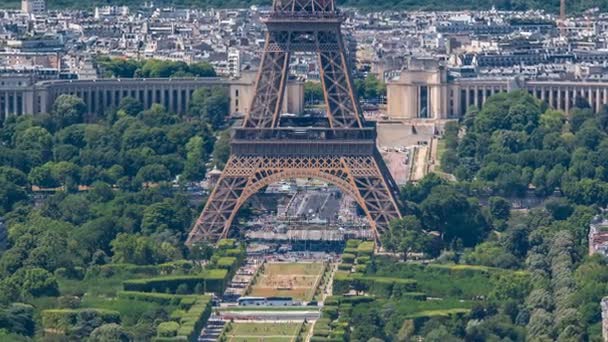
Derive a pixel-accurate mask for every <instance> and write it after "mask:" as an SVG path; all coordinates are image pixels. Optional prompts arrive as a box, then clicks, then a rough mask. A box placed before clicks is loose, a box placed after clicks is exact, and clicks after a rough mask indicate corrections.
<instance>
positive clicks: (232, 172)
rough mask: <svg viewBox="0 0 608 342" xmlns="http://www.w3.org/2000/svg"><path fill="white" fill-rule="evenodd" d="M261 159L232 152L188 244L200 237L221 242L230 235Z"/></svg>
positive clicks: (191, 232)
mask: <svg viewBox="0 0 608 342" xmlns="http://www.w3.org/2000/svg"><path fill="white" fill-rule="evenodd" d="M257 163H258V159H257V158H253V159H251V158H250V159H246V160H244V161H243V158H239V157H237V156H234V155H233V156H231V157H230V159H229V160H228V162H227V163H226V167H225V168H224V171H223V172H222V175H221V176H220V179H219V180H218V182H217V184H216V186H215V188H214V189H213V191H212V192H211V195H210V196H209V199H208V200H207V204H205V208H204V209H203V212H202V213H201V214H200V216H199V218H198V220H196V223H195V224H194V227H192V230H191V231H190V234H189V235H188V240H187V241H186V244H187V245H192V243H194V242H198V241H201V240H203V241H208V242H211V243H215V242H217V241H218V240H219V239H221V238H223V237H225V236H226V234H227V232H228V229H229V228H230V224H231V223H232V220H233V219H234V216H235V215H236V212H237V211H238V209H239V208H240V207H241V205H242V203H243V202H244V201H245V200H246V198H243V197H245V196H243V191H245V189H247V187H248V186H249V182H250V179H251V176H252V175H253V174H254V173H255V170H256V168H257V166H258V165H257Z"/></svg>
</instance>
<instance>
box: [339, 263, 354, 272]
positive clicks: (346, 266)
mask: <svg viewBox="0 0 608 342" xmlns="http://www.w3.org/2000/svg"><path fill="white" fill-rule="evenodd" d="M352 268H353V264H338V269H339V270H341V271H350V270H351V269H352Z"/></svg>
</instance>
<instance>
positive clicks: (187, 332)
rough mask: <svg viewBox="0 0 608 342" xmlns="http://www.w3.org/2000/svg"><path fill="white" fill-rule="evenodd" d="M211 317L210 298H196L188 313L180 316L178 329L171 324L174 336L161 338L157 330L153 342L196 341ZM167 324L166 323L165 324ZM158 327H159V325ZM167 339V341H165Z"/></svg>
mask: <svg viewBox="0 0 608 342" xmlns="http://www.w3.org/2000/svg"><path fill="white" fill-rule="evenodd" d="M210 315H211V297H209V296H198V297H196V301H195V302H194V304H193V305H192V306H191V307H190V309H189V310H188V311H186V312H185V313H184V314H182V315H181V317H180V319H179V322H172V323H178V327H177V328H175V325H174V324H172V325H171V326H170V327H171V329H175V335H173V336H161V331H160V330H158V329H157V335H158V336H157V337H156V338H154V339H153V341H154V342H167V341H191V342H195V341H197V340H198V336H199V333H200V331H201V330H202V329H203V326H204V325H205V323H206V322H207V319H209V316H210ZM165 323H167V322H165ZM159 327H160V325H159ZM167 338H169V339H167Z"/></svg>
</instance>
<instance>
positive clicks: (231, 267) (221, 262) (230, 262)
mask: <svg viewBox="0 0 608 342" xmlns="http://www.w3.org/2000/svg"><path fill="white" fill-rule="evenodd" d="M216 265H217V268H222V269H225V270H228V272H230V273H232V272H233V271H236V268H237V267H238V260H237V258H236V257H221V258H219V259H218V260H217V263H216Z"/></svg>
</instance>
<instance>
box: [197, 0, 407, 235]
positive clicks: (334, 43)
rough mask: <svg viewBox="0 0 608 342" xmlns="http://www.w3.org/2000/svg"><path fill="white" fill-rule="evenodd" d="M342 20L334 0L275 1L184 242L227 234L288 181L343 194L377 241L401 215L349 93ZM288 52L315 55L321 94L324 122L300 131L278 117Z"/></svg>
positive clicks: (369, 130) (372, 135)
mask: <svg viewBox="0 0 608 342" xmlns="http://www.w3.org/2000/svg"><path fill="white" fill-rule="evenodd" d="M343 19H344V18H343V16H342V14H341V13H340V11H339V10H338V9H337V8H336V6H335V3H334V0H274V3H273V8H272V10H271V12H270V14H269V15H268V16H267V17H266V18H264V22H265V24H266V27H267V31H266V43H265V46H264V52H263V56H262V60H261V66H260V69H259V72H258V76H257V82H256V89H255V91H256V93H255V96H254V98H253V102H252V105H251V106H250V111H249V113H247V115H246V116H245V118H244V121H243V124H242V126H240V127H238V128H234V129H233V131H232V136H231V143H230V145H231V154H230V157H229V159H228V162H227V163H226V166H225V168H224V170H223V172H222V175H221V176H220V179H219V181H218V182H217V184H216V186H215V188H214V190H213V191H212V193H211V195H210V197H209V199H208V200H207V204H206V205H205V208H204V209H203V212H202V213H201V214H200V217H199V218H198V220H197V221H196V223H195V224H194V226H193V228H192V230H191V232H190V234H189V236H188V240H187V242H186V243H187V244H188V245H192V244H193V243H196V242H199V241H207V242H211V243H215V242H216V241H217V240H218V239H221V238H224V237H226V236H227V234H228V230H229V229H230V225H231V223H232V221H233V219H234V217H235V215H236V213H237V211H238V210H239V208H240V207H241V206H242V205H243V203H245V201H246V200H247V199H248V198H249V197H251V196H252V195H253V194H255V193H256V192H258V191H259V190H261V189H262V188H264V187H266V186H268V185H269V184H272V183H276V182H278V181H281V180H284V179H290V178H315V179H320V180H323V181H326V182H329V183H331V184H334V185H336V186H337V187H338V188H339V189H340V190H341V191H342V192H343V193H344V194H347V195H350V196H351V197H352V198H354V200H355V201H356V202H357V204H358V205H359V206H360V207H361V208H362V209H363V211H364V212H365V215H366V216H367V219H368V221H369V222H370V226H371V229H372V230H373V233H374V237H375V239H376V241H377V242H378V240H379V239H378V238H379V234H381V233H382V232H383V231H385V230H386V229H387V228H388V223H389V221H390V220H392V219H395V218H399V217H401V214H400V213H399V209H398V206H397V200H396V199H397V197H398V188H397V186H396V184H395V182H394V180H393V178H392V177H391V175H390V173H389V172H388V170H387V168H386V165H385V164H384V161H383V160H382V157H381V155H380V153H379V152H378V149H377V147H376V127H375V125H373V124H372V123H368V122H365V120H364V118H363V116H362V114H361V109H360V107H359V104H358V102H357V98H356V94H355V92H354V91H353V81H352V77H351V75H350V71H349V68H348V65H347V64H348V63H347V56H346V53H345V50H344V44H343V40H342V32H341V30H340V26H341V24H342V21H343ZM292 52H309V53H316V55H317V61H318V65H319V69H320V78H321V84H322V86H323V90H324V97H325V112H326V117H323V118H320V120H317V121H318V122H317V121H315V122H312V123H311V122H310V120H309V122H307V123H306V125H307V126H306V127H297V125H299V124H303V123H302V122H301V121H303V120H300V121H298V120H296V119H293V120H292V121H291V122H287V121H288V119H286V118H285V116H281V112H280V111H281V108H282V102H283V97H284V93H285V85H286V83H287V78H288V68H289V59H290V54H291V53H292ZM294 121H295V123H294Z"/></svg>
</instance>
